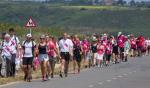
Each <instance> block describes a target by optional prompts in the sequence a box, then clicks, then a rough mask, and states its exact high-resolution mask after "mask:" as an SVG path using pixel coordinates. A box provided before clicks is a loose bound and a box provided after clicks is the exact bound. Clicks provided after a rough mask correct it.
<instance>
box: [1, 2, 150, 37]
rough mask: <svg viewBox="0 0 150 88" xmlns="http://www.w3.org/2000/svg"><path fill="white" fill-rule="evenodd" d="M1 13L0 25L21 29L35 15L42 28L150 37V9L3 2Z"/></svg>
mask: <svg viewBox="0 0 150 88" xmlns="http://www.w3.org/2000/svg"><path fill="white" fill-rule="evenodd" d="M0 12H1V14H0V23H9V24H12V25H17V26H20V27H23V25H24V23H25V22H26V21H27V20H28V17H29V16H32V17H33V18H34V20H35V21H36V22H37V24H38V27H40V28H43V27H44V28H54V29H55V28H56V29H59V28H60V29H63V30H67V31H68V30H70V32H79V31H80V32H84V33H86V32H87V33H88V32H89V33H91V32H97V31H98V32H106V31H107V32H116V31H123V32H126V33H128V32H134V33H143V34H146V35H150V34H149V32H150V30H149V28H150V9H147V8H128V7H115V6H64V5H53V4H44V3H0ZM0 30H1V29H0Z"/></svg>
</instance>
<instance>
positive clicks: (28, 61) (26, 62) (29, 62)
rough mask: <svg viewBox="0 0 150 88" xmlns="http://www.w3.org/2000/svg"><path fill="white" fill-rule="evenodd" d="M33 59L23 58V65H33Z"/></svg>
mask: <svg viewBox="0 0 150 88" xmlns="http://www.w3.org/2000/svg"><path fill="white" fill-rule="evenodd" d="M32 63H33V57H23V65H32Z"/></svg>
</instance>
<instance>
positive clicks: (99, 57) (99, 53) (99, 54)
mask: <svg viewBox="0 0 150 88" xmlns="http://www.w3.org/2000/svg"><path fill="white" fill-rule="evenodd" d="M104 53H105V46H104V45H103V44H102V42H101V41H99V42H98V45H97V54H96V59H97V63H98V67H101V66H102V61H103V56H104Z"/></svg>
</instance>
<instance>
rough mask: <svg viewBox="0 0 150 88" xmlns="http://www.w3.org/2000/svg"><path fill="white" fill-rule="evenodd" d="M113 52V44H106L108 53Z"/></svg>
mask: <svg viewBox="0 0 150 88" xmlns="http://www.w3.org/2000/svg"><path fill="white" fill-rule="evenodd" d="M111 53H112V44H107V46H106V54H111Z"/></svg>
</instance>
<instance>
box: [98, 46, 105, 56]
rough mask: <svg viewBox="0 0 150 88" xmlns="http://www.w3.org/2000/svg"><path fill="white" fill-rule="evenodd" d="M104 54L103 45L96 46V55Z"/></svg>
mask: <svg viewBox="0 0 150 88" xmlns="http://www.w3.org/2000/svg"><path fill="white" fill-rule="evenodd" d="M104 52H105V47H104V45H98V46H97V53H98V54H100V55H101V54H104Z"/></svg>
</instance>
